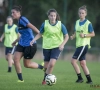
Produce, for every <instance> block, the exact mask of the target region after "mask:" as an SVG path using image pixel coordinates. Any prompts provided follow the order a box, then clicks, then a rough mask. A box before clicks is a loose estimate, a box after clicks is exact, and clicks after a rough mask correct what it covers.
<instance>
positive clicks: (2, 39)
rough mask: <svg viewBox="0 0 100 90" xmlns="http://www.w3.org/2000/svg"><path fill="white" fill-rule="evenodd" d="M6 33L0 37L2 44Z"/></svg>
mask: <svg viewBox="0 0 100 90" xmlns="http://www.w3.org/2000/svg"><path fill="white" fill-rule="evenodd" d="M4 36H5V35H4V33H3V34H2V35H1V37H0V42H2V40H3V38H4Z"/></svg>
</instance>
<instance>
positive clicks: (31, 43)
mask: <svg viewBox="0 0 100 90" xmlns="http://www.w3.org/2000/svg"><path fill="white" fill-rule="evenodd" d="M43 32H44V23H43V24H42V25H41V27H40V32H39V33H38V34H37V35H36V36H35V38H34V39H33V40H32V41H31V42H30V45H31V46H32V45H33V43H34V42H35V41H36V40H38V39H39V38H41V37H42V34H43Z"/></svg>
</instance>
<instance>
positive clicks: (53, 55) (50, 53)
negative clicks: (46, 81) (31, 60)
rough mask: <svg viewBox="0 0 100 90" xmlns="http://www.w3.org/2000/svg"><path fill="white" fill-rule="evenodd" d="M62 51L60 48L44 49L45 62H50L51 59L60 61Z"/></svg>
mask: <svg viewBox="0 0 100 90" xmlns="http://www.w3.org/2000/svg"><path fill="white" fill-rule="evenodd" d="M60 53H61V50H59V48H58V47H57V48H53V49H43V55H44V61H50V59H56V60H57V59H58V58H59V56H60Z"/></svg>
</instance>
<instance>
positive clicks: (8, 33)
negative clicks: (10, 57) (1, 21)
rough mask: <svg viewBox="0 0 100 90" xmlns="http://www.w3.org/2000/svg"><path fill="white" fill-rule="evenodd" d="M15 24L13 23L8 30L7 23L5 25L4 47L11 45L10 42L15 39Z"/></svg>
mask: <svg viewBox="0 0 100 90" xmlns="http://www.w3.org/2000/svg"><path fill="white" fill-rule="evenodd" d="M16 27H17V26H16V25H15V24H14V25H13V26H12V27H11V28H10V30H9V29H8V24H6V25H5V32H4V34H5V40H4V45H5V46H6V47H12V43H13V41H15V40H16V39H17V34H16V32H15V28H16Z"/></svg>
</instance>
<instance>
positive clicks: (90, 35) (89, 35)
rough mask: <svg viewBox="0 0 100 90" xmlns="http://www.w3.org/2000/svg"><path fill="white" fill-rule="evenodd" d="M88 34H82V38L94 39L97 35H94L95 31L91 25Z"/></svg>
mask: <svg viewBox="0 0 100 90" xmlns="http://www.w3.org/2000/svg"><path fill="white" fill-rule="evenodd" d="M88 32H89V33H88V34H85V33H84V34H82V35H81V37H82V38H88V37H94V36H95V33H94V30H93V27H92V24H91V23H90V24H89V25H88Z"/></svg>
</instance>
